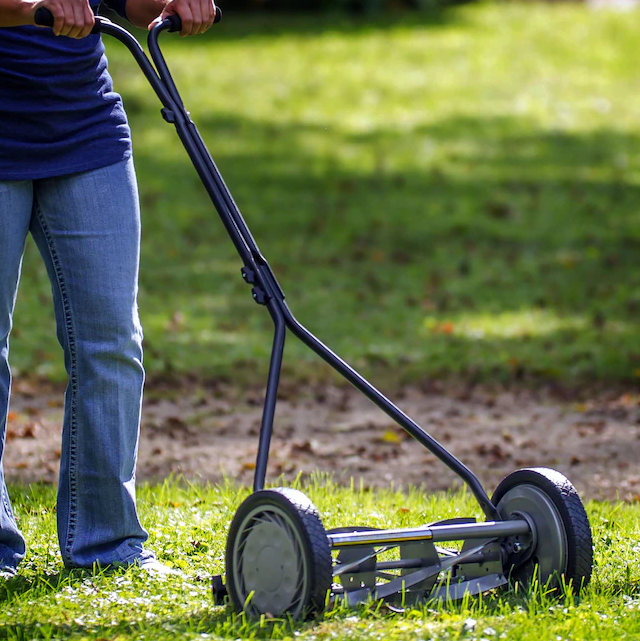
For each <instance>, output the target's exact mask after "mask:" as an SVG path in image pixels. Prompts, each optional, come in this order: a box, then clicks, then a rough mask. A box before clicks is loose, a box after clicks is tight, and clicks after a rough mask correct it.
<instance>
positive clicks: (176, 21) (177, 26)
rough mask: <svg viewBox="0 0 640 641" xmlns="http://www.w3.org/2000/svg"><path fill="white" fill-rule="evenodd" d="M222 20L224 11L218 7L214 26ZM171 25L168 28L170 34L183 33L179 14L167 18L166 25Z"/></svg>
mask: <svg viewBox="0 0 640 641" xmlns="http://www.w3.org/2000/svg"><path fill="white" fill-rule="evenodd" d="M220 20H222V9H221V8H220V7H219V6H218V5H216V17H215V18H214V20H213V24H217V23H218V22H220ZM169 23H170V24H171V26H170V27H168V28H167V31H168V32H169V33H175V32H176V31H182V19H181V18H180V16H179V15H178V14H177V13H174V14H173V15H170V16H169V17H167V18H165V20H164V24H165V25H167V24H169Z"/></svg>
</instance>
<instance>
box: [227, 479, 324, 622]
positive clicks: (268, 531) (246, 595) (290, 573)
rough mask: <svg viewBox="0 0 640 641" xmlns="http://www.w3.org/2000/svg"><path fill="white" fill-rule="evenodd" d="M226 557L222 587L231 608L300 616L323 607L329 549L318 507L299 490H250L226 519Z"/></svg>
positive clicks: (257, 614)
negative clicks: (227, 521) (226, 593)
mask: <svg viewBox="0 0 640 641" xmlns="http://www.w3.org/2000/svg"><path fill="white" fill-rule="evenodd" d="M226 555H227V556H226V570H227V590H228V592H229V596H230V598H231V602H232V604H233V606H234V607H235V609H236V610H238V611H240V610H243V609H244V610H245V612H247V613H248V614H250V615H251V616H260V615H262V614H266V615H270V616H273V617H276V616H281V615H283V614H288V615H290V616H291V617H293V618H300V617H307V616H310V615H311V614H313V613H314V612H317V611H319V610H322V609H323V608H324V605H325V599H326V596H327V592H328V590H329V589H330V588H331V578H332V560H331V548H330V546H329V541H328V539H327V534H326V532H325V529H324V527H323V525H322V521H321V520H320V516H319V514H318V510H317V509H316V508H315V506H314V505H313V503H312V502H311V501H310V500H309V499H308V498H307V497H306V496H305V495H304V494H303V493H302V492H299V491H298V490H292V489H289V488H275V489H269V490H261V491H259V492H254V493H253V494H251V495H250V496H249V497H248V498H247V499H246V500H245V501H244V502H243V503H242V505H240V507H239V508H238V511H237V512H236V514H235V516H234V518H233V521H232V522H231V527H230V529H229V536H228V538H227V550H226Z"/></svg>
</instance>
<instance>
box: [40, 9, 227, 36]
mask: <svg viewBox="0 0 640 641" xmlns="http://www.w3.org/2000/svg"><path fill="white" fill-rule="evenodd" d="M45 1H46V0H45ZM174 14H177V15H178V16H180V19H181V20H182V30H181V31H180V35H181V36H196V35H198V34H199V33H204V32H205V31H206V30H207V29H209V28H210V27H211V25H212V24H213V21H214V19H215V17H216V7H215V4H214V2H213V0H170V1H169V2H168V3H167V4H166V5H165V7H164V9H163V11H162V13H161V14H160V15H159V16H158V17H157V18H156V19H155V20H154V21H153V22H151V24H150V25H149V27H148V28H149V29H151V28H153V27H154V26H155V25H156V24H158V23H160V22H162V21H163V20H164V19H165V18H167V17H168V16H170V15H174Z"/></svg>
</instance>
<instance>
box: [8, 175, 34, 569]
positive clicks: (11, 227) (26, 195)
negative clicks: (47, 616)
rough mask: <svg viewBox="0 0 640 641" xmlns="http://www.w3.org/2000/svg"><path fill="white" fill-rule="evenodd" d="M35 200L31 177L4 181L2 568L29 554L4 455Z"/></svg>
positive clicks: (12, 564)
mask: <svg viewBox="0 0 640 641" xmlns="http://www.w3.org/2000/svg"><path fill="white" fill-rule="evenodd" d="M32 203H33V189H32V185H31V183H30V182H29V181H8V182H0V257H1V259H0V570H1V569H2V568H15V567H17V565H18V563H19V562H20V561H21V560H22V559H23V558H24V555H25V541H24V538H23V536H22V534H21V533H20V530H19V529H18V526H17V524H16V519H15V516H14V514H13V510H12V509H11V502H10V500H9V494H8V492H7V486H6V484H5V479H4V467H3V463H2V459H3V455H4V447H5V439H6V428H7V416H8V412H9V395H10V390H11V370H10V369H9V333H10V332H11V326H12V322H13V309H14V305H15V301H16V292H17V289H18V281H19V279H20V267H21V264H22V254H23V253H24V243H25V240H26V237H27V233H28V231H29V219H30V217H31V208H32Z"/></svg>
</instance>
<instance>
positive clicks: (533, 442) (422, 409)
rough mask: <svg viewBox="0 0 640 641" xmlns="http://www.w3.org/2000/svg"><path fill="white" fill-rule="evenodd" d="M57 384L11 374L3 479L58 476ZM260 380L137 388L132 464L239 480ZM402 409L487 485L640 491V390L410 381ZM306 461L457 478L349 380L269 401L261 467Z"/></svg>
mask: <svg viewBox="0 0 640 641" xmlns="http://www.w3.org/2000/svg"><path fill="white" fill-rule="evenodd" d="M62 394H63V393H62V390H60V389H58V388H55V387H53V386H50V385H43V384H42V383H38V384H36V383H34V382H31V381H20V380H18V381H16V382H15V384H14V393H13V396H12V403H11V413H10V416H9V424H8V429H7V446H6V451H5V473H6V477H7V480H8V481H9V482H16V481H22V482H27V483H31V482H35V481H45V482H51V483H55V482H56V479H57V475H58V464H59V457H60V429H61V423H62V413H63V408H62ZM262 394H263V392H262V391H261V390H257V389H250V390H240V389H237V388H233V387H230V386H226V385H224V384H220V383H216V384H209V385H203V384H193V385H187V384H185V385H183V386H181V387H180V388H178V389H176V388H175V387H173V386H150V387H149V388H148V390H147V395H146V397H145V405H144V411H143V421H142V437H141V443H140V454H139V465H138V476H139V478H140V479H141V480H152V481H156V480H160V479H164V478H166V477H167V476H169V475H170V474H174V475H184V476H185V477H188V478H193V479H201V480H207V481H214V482H215V481H219V480H221V479H222V478H223V476H227V477H230V478H232V479H235V480H236V481H237V482H239V483H243V484H250V483H251V482H252V480H253V472H254V468H255V456H256V451H257V444H258V432H259V427H260V418H261V412H262ZM393 400H394V402H396V403H397V404H398V405H399V407H401V409H402V410H403V411H405V412H406V413H407V414H409V416H411V417H412V418H413V419H414V420H416V421H417V422H418V423H419V424H420V425H421V426H422V427H423V428H424V429H426V430H427V431H428V432H429V433H430V434H432V435H433V436H434V437H435V438H437V439H438V440H439V441H440V442H441V443H442V444H443V445H445V446H446V447H447V448H448V449H449V450H450V451H451V452H453V453H454V454H455V455H456V456H457V457H459V458H460V459H461V460H462V461H463V462H464V463H465V464H466V465H467V466H468V467H470V468H471V469H472V470H473V471H474V472H475V473H476V474H477V475H478V477H479V478H480V480H481V482H482V483H483V484H484V486H485V487H486V488H487V490H488V491H489V493H491V491H492V490H493V488H494V487H495V486H496V485H497V483H498V482H499V481H500V479H501V478H502V477H503V476H504V475H506V474H508V473H509V472H512V471H513V470H515V469H517V468H520V467H526V466H547V467H553V468H555V469H557V470H559V471H560V472H562V473H564V474H565V475H566V476H568V477H569V478H570V479H571V480H572V482H573V483H574V485H575V486H576V488H577V489H578V491H579V492H580V495H581V496H582V497H583V498H585V499H587V498H594V499H617V498H619V499H624V500H640V468H639V466H638V462H639V461H640V395H638V394H637V393H635V392H634V393H619V392H616V393H609V394H605V393H598V394H597V395H596V397H595V398H592V399H591V400H589V401H576V400H559V399H558V398H556V397H555V396H554V395H552V394H550V393H548V392H540V391H538V392H532V391H525V390H518V391H500V392H495V391H488V390H486V389H479V388H474V389H466V390H463V391H461V390H446V389H445V390H440V389H433V388H432V387H431V388H428V389H418V388H407V389H404V390H402V391H401V392H400V393H399V394H396V395H394V398H393ZM314 470H323V471H329V472H331V473H333V474H334V475H335V477H336V479H337V480H338V481H342V482H345V483H346V482H348V481H349V479H350V477H355V478H358V479H362V480H363V482H364V483H365V485H368V486H378V487H379V486H386V485H389V484H394V486H396V487H398V486H407V485H408V484H414V485H421V484H423V485H424V486H425V488H426V489H428V490H444V489H447V488H450V487H453V486H456V485H459V482H458V480H457V477H456V476H455V475H454V474H453V473H452V472H450V471H449V470H448V469H447V468H446V467H445V466H444V465H442V464H441V463H440V462H439V461H437V460H436V459H435V458H434V457H433V456H432V455H430V454H429V453H428V452H427V451H426V450H425V449H424V448H423V447H422V446H421V445H419V444H418V443H416V442H415V441H414V440H413V439H411V438H409V437H407V436H406V435H405V434H404V432H403V431H402V430H401V429H399V428H398V427H396V426H395V424H394V423H393V422H392V421H391V420H390V419H389V418H388V417H387V416H386V415H385V414H384V413H382V412H381V411H380V410H378V409H377V408H376V407H375V406H373V405H372V404H371V403H370V402H369V401H368V400H367V399H366V398H364V397H363V396H362V395H360V394H359V393H358V392H356V391H355V390H353V389H351V388H342V387H336V386H332V385H323V386H317V387H314V388H313V389H309V388H302V387H301V386H287V385H284V386H283V388H282V390H281V394H280V399H279V401H278V407H277V413H276V427H275V431H274V435H273V439H272V447H271V457H270V463H269V479H275V478H276V477H277V476H279V475H284V477H286V478H287V479H291V478H294V477H296V476H297V475H298V474H299V473H302V474H309V473H311V472H312V471H314Z"/></svg>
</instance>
